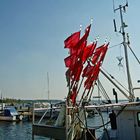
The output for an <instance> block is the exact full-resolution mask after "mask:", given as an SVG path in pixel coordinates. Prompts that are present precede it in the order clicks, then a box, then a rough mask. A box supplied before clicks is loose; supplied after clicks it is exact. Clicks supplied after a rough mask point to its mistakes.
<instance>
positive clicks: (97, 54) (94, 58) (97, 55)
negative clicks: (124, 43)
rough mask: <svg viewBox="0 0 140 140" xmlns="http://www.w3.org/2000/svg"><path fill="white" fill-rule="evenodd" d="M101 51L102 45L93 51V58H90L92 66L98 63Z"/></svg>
mask: <svg viewBox="0 0 140 140" xmlns="http://www.w3.org/2000/svg"><path fill="white" fill-rule="evenodd" d="M103 49H104V44H103V45H102V46H100V47H98V48H97V49H96V50H95V53H94V56H93V58H92V64H96V63H97V62H98V60H99V58H100V55H101V53H102V51H103Z"/></svg>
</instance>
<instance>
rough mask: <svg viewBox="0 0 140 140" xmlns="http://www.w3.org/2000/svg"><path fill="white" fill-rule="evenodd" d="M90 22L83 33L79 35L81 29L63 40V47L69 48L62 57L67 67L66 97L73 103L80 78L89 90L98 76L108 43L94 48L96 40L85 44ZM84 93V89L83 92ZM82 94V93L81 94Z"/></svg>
mask: <svg viewBox="0 0 140 140" xmlns="http://www.w3.org/2000/svg"><path fill="white" fill-rule="evenodd" d="M90 29H91V24H90V25H89V26H87V28H86V29H85V34H84V35H83V36H82V37H80V34H81V31H78V32H75V33H73V34H72V35H70V36H69V37H68V38H67V39H66V40H65V41H64V45H65V46H64V48H67V49H69V56H68V57H66V58H65V59H64V62H65V66H66V67H67V71H66V79H67V82H68V86H69V89H70V91H69V94H68V98H69V99H71V101H72V103H73V105H74V104H75V102H76V97H77V95H78V92H79V90H78V89H79V88H80V86H81V84H80V86H79V88H78V84H79V81H80V78H82V80H81V82H83V79H85V81H84V88H85V90H88V91H90V89H91V87H92V86H93V85H94V83H95V81H96V80H97V78H98V75H99V71H100V66H101V65H102V62H103V60H104V57H105V54H106V52H107V49H108V45H109V43H108V44H103V45H102V46H100V47H98V48H96V46H97V42H93V43H91V44H88V45H87V39H88V36H89V33H90ZM83 94H85V91H84V92H83ZM82 96H83V95H82Z"/></svg>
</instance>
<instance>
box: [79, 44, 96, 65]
mask: <svg viewBox="0 0 140 140" xmlns="http://www.w3.org/2000/svg"><path fill="white" fill-rule="evenodd" d="M95 47H96V44H95V43H92V44H89V45H88V46H87V47H85V48H84V53H83V57H82V61H83V63H85V61H86V60H87V58H88V57H90V56H92V54H93V52H94V49H95Z"/></svg>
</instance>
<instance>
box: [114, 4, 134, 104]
mask: <svg viewBox="0 0 140 140" xmlns="http://www.w3.org/2000/svg"><path fill="white" fill-rule="evenodd" d="M126 7H128V3H126V5H124V6H122V5H119V8H117V9H114V12H115V11H117V10H119V11H120V19H121V30H120V33H121V34H122V36H123V42H122V44H123V46H124V54H125V62H126V71H127V80H128V89H129V97H130V98H129V101H130V102H132V101H134V98H135V97H134V93H133V86H132V81H131V76H130V70H129V61H128V53H127V47H128V42H126V35H127V34H126V33H125V28H126V27H127V25H126V24H125V22H124V20H123V12H125V9H126Z"/></svg>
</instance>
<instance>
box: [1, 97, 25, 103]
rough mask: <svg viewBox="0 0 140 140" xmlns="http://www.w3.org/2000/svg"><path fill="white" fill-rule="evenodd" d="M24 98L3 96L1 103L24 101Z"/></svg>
mask: <svg viewBox="0 0 140 140" xmlns="http://www.w3.org/2000/svg"><path fill="white" fill-rule="evenodd" d="M23 102H24V101H23V100H20V99H11V98H3V99H0V103H13V104H14V103H23Z"/></svg>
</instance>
